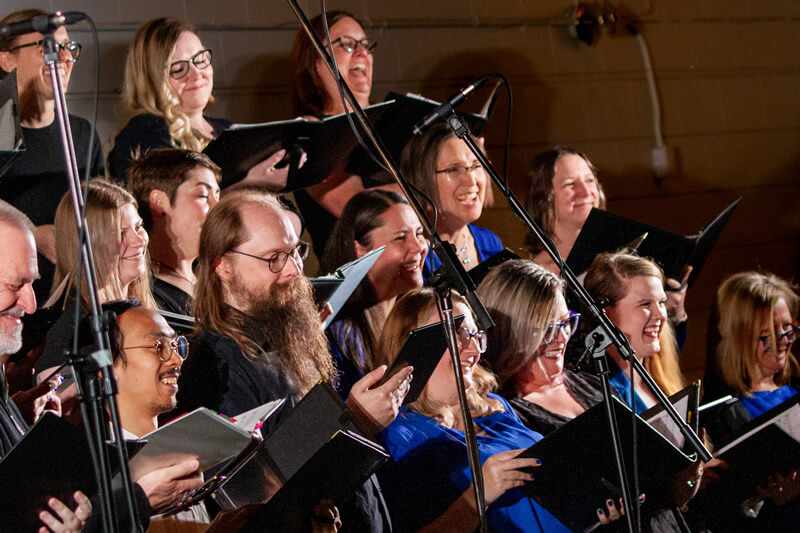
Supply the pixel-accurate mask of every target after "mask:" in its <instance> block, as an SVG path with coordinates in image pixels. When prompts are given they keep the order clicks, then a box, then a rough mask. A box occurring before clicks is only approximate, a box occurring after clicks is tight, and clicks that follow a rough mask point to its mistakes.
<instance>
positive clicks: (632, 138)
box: [3, 0, 800, 376]
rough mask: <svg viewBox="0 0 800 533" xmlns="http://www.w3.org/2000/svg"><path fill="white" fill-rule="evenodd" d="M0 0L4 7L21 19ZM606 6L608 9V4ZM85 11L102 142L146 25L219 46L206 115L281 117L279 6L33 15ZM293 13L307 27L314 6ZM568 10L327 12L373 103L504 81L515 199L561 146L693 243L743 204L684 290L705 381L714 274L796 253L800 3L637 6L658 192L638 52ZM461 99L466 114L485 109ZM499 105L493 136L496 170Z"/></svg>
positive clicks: (76, 97) (476, 1) (623, 206)
mask: <svg viewBox="0 0 800 533" xmlns="http://www.w3.org/2000/svg"><path fill="white" fill-rule="evenodd" d="M30 3H31V2H30V0H28V1H19V0H6V1H5V2H4V3H3V9H4V10H7V11H11V10H14V9H20V8H22V7H28V6H29V5H30ZM611 3H612V4H615V5H616V4H618V2H617V1H616V0H611ZM40 5H41V7H43V8H45V9H48V10H54V9H65V10H68V9H70V10H83V11H86V12H88V13H89V14H91V15H92V16H93V17H94V18H95V20H96V22H97V25H98V27H99V29H100V46H101V54H100V66H101V75H100V91H101V94H100V118H99V122H98V129H99V130H100V133H101V136H102V137H103V139H104V140H108V139H110V138H111V136H112V134H113V132H114V130H115V128H119V127H120V126H121V125H122V123H123V121H124V120H125V118H126V114H125V111H124V109H122V106H121V105H120V102H119V90H120V82H121V75H122V62H123V59H124V56H125V52H126V48H127V43H128V42H129V40H130V39H131V37H132V36H133V33H134V32H135V30H136V28H137V27H138V26H139V25H140V24H141V23H142V22H144V21H146V20H148V19H150V18H152V17H155V16H161V15H175V16H180V17H185V18H188V19H190V20H192V21H193V22H195V23H196V24H198V25H199V26H200V28H201V32H200V33H201V38H202V39H203V40H204V42H205V43H206V44H207V45H208V46H209V47H211V48H213V50H214V65H215V74H216V76H215V83H216V89H215V94H216V97H217V104H216V105H215V106H214V108H213V109H212V110H210V113H211V114H212V115H217V116H224V117H228V118H231V119H233V120H235V121H241V122H259V121H266V120H277V119H282V118H289V116H290V113H289V109H288V97H287V94H286V92H287V91H286V79H287V67H288V51H289V48H290V46H291V43H292V40H293V37H294V34H295V31H296V29H297V23H296V22H295V19H294V16H293V14H292V13H291V11H290V9H289V7H288V5H287V4H286V3H284V2H282V1H278V0H261V1H258V0H254V1H248V0H183V1H181V0H136V1H132V0H103V1H100V0H94V1H89V0H84V1H74V2H61V1H51V2H41V3H40ZM301 5H302V6H303V7H304V8H305V9H309V10H310V12H311V13H312V14H315V13H317V12H318V10H319V3H318V2H315V1H310V0H309V1H304V2H301ZM572 5H573V2H572V1H570V0H550V1H533V0H524V1H523V0H515V1H511V0H494V1H489V0H483V1H481V0H433V1H426V2H423V1H421V0H401V1H396V0H394V1H391V0H362V1H355V0H353V1H339V2H335V1H331V2H329V5H328V7H329V9H333V8H344V9H349V10H351V11H353V12H354V13H355V14H356V15H357V16H359V17H360V18H361V19H362V20H363V21H364V23H365V27H366V28H367V32H368V34H369V35H370V36H371V37H374V38H377V39H378V40H379V48H378V51H377V53H376V61H375V65H376V66H375V90H374V95H375V96H376V99H382V98H383V96H384V94H385V93H386V91H388V90H390V89H391V90H399V91H414V92H422V93H423V94H425V95H426V96H428V97H431V98H435V99H443V98H445V97H447V96H449V95H450V94H451V93H452V92H453V90H454V89H456V88H458V87H460V86H462V85H463V84H464V83H465V82H466V81H468V80H470V79H472V78H474V77H476V76H478V75H480V74H484V73H487V72H491V71H497V72H501V73H503V74H505V75H506V76H507V77H508V79H509V80H510V81H511V84H512V87H513V90H514V97H515V107H514V124H513V133H512V140H511V142H512V147H511V160H510V164H509V169H510V172H509V179H510V182H511V183H512V186H513V188H514V190H515V191H516V193H517V194H518V195H519V196H520V197H521V198H522V197H524V176H525V171H526V168H527V165H528V163H529V162H530V160H531V158H532V157H533V155H534V154H536V153H537V152H539V151H541V150H543V149H546V148H549V147H551V146H553V145H556V144H566V145H570V146H573V147H576V148H578V149H580V150H582V151H584V152H586V153H587V154H588V155H589V157H590V158H591V159H592V161H593V162H594V163H595V164H596V165H597V166H598V167H599V169H600V177H601V180H602V182H603V184H604V186H605V187H606V191H607V193H608V197H609V209H610V210H611V211H614V212H617V213H620V214H623V215H626V216H630V217H633V218H636V219H638V220H642V221H644V222H649V223H653V224H656V225H660V226H662V227H664V228H667V229H670V230H672V231H675V232H678V233H685V234H690V233H693V232H696V231H697V230H698V229H699V228H700V226H701V225H702V224H704V223H706V222H708V221H709V220H710V219H711V218H713V216H715V215H716V214H717V213H718V212H719V211H720V210H721V209H722V208H724V207H725V206H726V205H727V204H728V203H730V202H731V201H732V200H733V199H735V198H737V197H738V196H743V197H744V200H743V201H742V203H741V205H740V207H739V209H738V212H737V213H736V214H735V215H734V218H733V220H732V221H731V223H730V226H729V228H728V230H727V231H726V233H725V234H724V235H723V237H722V239H721V241H720V243H719V245H718V247H717V249H716V250H715V252H714V253H713V255H712V256H711V258H710V260H709V263H708V265H707V266H706V268H705V270H704V272H703V274H702V275H701V276H700V279H699V282H698V283H697V285H696V286H695V287H694V288H693V289H692V290H691V292H690V294H689V300H688V302H689V310H690V314H691V325H690V338H689V339H690V340H689V343H688V345H687V347H686V348H685V350H684V354H683V364H684V369H685V370H686V371H687V372H688V373H689V374H690V375H692V376H697V375H698V374H701V373H702V366H703V360H704V350H705V323H706V320H707V313H708V308H709V306H710V302H711V298H712V295H713V292H714V290H715V288H716V286H717V285H718V283H719V281H720V280H721V278H722V277H723V276H724V275H725V274H726V273H730V272H734V271H738V270H742V269H751V268H759V267H760V268H764V269H767V270H772V271H775V272H777V273H779V274H781V275H784V276H793V275H794V274H795V273H796V272H797V271H798V262H799V261H800V252H799V250H798V241H799V240H800V239H798V233H800V232H799V229H800V209H798V199H800V180H799V179H798V174H799V173H800V172H799V170H800V99H798V94H800V53H798V45H797V37H798V35H800V2H797V1H796V0H783V1H778V0H700V1H697V0H650V1H647V0H631V1H630V2H629V3H628V4H627V5H628V9H629V10H630V11H631V12H632V13H634V14H635V15H636V16H637V17H638V18H639V19H641V20H642V22H643V24H642V28H643V34H644V35H645V36H646V39H647V42H648V44H649V47H650V51H651V56H652V63H653V67H654V70H655V75H656V79H657V84H658V88H659V90H660V92H661V109H662V111H663V124H664V127H663V130H664V134H665V139H666V141H667V143H668V145H669V146H670V147H671V148H672V149H673V150H674V156H675V161H676V169H675V171H674V172H673V173H672V175H670V177H668V178H667V179H666V180H664V181H663V182H662V183H657V182H656V181H655V180H654V179H653V176H652V171H651V169H650V149H651V148H652V146H653V128H652V114H651V110H650V101H649V97H648V93H647V86H646V83H645V79H644V75H643V67H642V58H641V55H640V52H639V48H638V45H637V43H636V40H635V39H634V38H633V37H631V36H630V35H627V34H626V35H615V36H603V37H602V38H601V39H600V40H599V42H597V43H596V44H595V45H594V46H592V47H589V46H587V45H585V44H583V43H580V42H578V41H576V40H574V39H573V38H571V37H570V36H569V35H568V33H567V30H566V29H565V27H564V26H563V20H564V18H563V16H564V13H565V12H567V11H569V9H570V7H571V6H572ZM72 34H73V35H74V36H75V37H77V38H78V39H79V40H81V42H83V44H84V46H85V48H84V50H86V55H85V56H84V57H83V58H82V61H81V64H80V66H79V67H78V69H77V70H76V72H75V73H74V75H73V82H72V85H71V87H70V105H71V109H72V111H73V112H76V113H78V114H83V115H84V116H86V115H87V114H88V107H89V95H90V88H91V86H92V76H91V74H90V73H91V71H92V63H91V55H90V53H88V52H89V50H88V49H89V48H91V47H90V46H89V34H88V33H87V32H86V31H85V30H84V29H82V27H81V29H78V27H76V28H74V29H73V30H72ZM475 100H476V101H475V102H469V104H474V105H477V104H478V103H479V100H480V98H476V99H475ZM504 113H505V108H504V106H498V109H497V110H496V114H495V118H494V122H493V124H492V125H491V127H490V129H489V130H488V133H487V137H488V144H489V149H490V152H491V155H492V156H493V159H494V161H496V162H499V161H500V160H501V157H502V152H501V149H500V148H501V143H502V140H503V139H502V133H503V120H504ZM481 224H482V225H485V226H487V227H489V228H491V229H492V230H494V231H495V232H497V233H498V234H499V235H500V236H501V237H502V238H503V241H504V242H505V243H506V245H508V246H509V247H511V248H517V247H519V246H520V245H521V243H522V236H523V231H522V228H521V225H520V224H519V223H518V222H517V221H516V219H515V218H514V217H513V216H512V215H511V214H510V212H509V211H508V210H507V209H506V208H505V205H504V203H503V201H502V199H498V203H497V205H496V206H495V207H494V208H493V209H490V210H489V211H488V212H487V213H486V214H485V215H484V218H483V219H482V220H481Z"/></svg>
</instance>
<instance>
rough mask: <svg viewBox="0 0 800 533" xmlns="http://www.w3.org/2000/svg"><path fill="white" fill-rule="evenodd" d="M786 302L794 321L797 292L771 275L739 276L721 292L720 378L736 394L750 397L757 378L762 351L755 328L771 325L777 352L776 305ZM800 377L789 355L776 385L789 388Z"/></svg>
mask: <svg viewBox="0 0 800 533" xmlns="http://www.w3.org/2000/svg"><path fill="white" fill-rule="evenodd" d="M781 298H783V299H784V301H786V305H787V306H788V307H789V312H790V313H791V315H792V317H796V316H797V312H798V307H800V301H799V300H800V298H798V295H797V288H796V286H794V285H793V284H791V283H789V282H788V281H786V280H783V279H781V278H779V277H778V276H776V275H774V274H770V273H765V274H762V273H760V272H739V273H738V274H734V275H732V276H730V277H729V278H728V279H726V280H725V281H724V282H723V283H722V285H720V287H719V289H718V290H717V308H718V309H719V310H720V319H719V334H720V341H719V344H718V345H717V369H718V371H719V374H720V376H722V379H724V380H725V382H726V383H727V384H728V386H730V387H731V388H732V389H733V390H734V391H735V392H736V394H739V395H745V396H750V382H751V380H752V379H753V378H755V377H757V372H758V371H757V367H758V360H757V359H756V350H757V348H758V342H759V340H758V338H757V335H758V334H757V333H756V334H754V331H755V327H757V325H759V324H763V323H764V322H767V323H768V324H769V325H768V328H769V335H770V337H771V338H772V339H773V342H771V343H770V346H771V348H770V349H771V350H772V351H773V352H774V350H775V345H776V343H775V342H774V339H775V326H774V321H773V318H774V316H775V304H776V303H777V302H778V300H780V299H781ZM798 375H800V365H798V362H797V358H796V357H795V356H794V354H792V353H791V352H789V354H788V356H787V358H786V364H785V365H784V367H783V370H782V371H781V372H779V373H778V374H776V375H775V384H776V385H779V386H783V385H787V384H788V383H789V381H790V379H791V378H792V376H798Z"/></svg>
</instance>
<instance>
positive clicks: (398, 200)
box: [320, 189, 408, 371]
mask: <svg viewBox="0 0 800 533" xmlns="http://www.w3.org/2000/svg"><path fill="white" fill-rule="evenodd" d="M395 205H408V200H406V198H405V196H403V195H402V194H399V193H396V192H394V191H385V190H382V189H372V190H368V191H362V192H360V193H358V194H356V195H355V196H353V197H352V198H350V201H348V202H347V205H345V206H344V210H343V211H342V214H341V215H340V216H339V220H337V221H336V225H335V226H334V227H333V232H332V233H331V236H330V238H329V239H328V243H327V245H326V247H325V253H324V254H323V256H322V259H321V260H320V271H321V272H334V271H335V270H336V269H337V268H339V267H340V266H342V265H343V264H345V263H349V262H350V261H354V260H355V259H357V257H356V246H355V243H356V242H357V243H359V244H360V245H361V246H364V247H367V248H369V247H371V246H372V239H371V233H372V231H373V230H375V229H377V228H380V227H382V226H383V225H384V224H385V223H386V222H385V221H384V219H383V217H382V215H383V214H384V213H385V212H386V211H388V210H389V209H390V208H391V207H393V206H395ZM376 303H378V302H377V297H376V295H375V288H374V287H373V286H372V283H371V282H370V280H369V278H368V277H364V279H363V280H362V281H361V283H360V284H359V285H358V287H356V290H355V291H353V294H352V295H350V298H348V300H347V302H346V303H345V304H344V306H343V307H342V309H341V311H340V312H339V315H338V318H339V320H342V321H343V326H344V328H345V331H344V333H345V335H344V339H345V352H346V353H349V354H350V353H352V354H356V353H359V352H360V351H363V352H364V359H365V360H364V361H363V363H361V362H359V361H354V363H355V364H356V365H358V366H361V365H362V364H363V365H364V366H365V368H362V369H361V370H366V371H369V370H372V368H373V367H374V364H373V362H372V359H373V352H374V351H375V348H376V347H377V346H376V345H377V343H378V335H379V334H380V331H376V329H375V327H374V325H373V324H374V323H375V321H374V319H373V318H372V317H371V316H370V315H369V313H368V312H367V309H368V308H369V307H371V306H373V305H375V304H376Z"/></svg>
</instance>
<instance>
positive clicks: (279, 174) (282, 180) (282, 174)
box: [228, 148, 290, 191]
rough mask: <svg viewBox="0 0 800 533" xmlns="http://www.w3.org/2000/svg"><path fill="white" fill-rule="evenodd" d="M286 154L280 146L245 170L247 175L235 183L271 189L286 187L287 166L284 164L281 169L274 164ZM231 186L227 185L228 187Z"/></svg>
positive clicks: (277, 189)
mask: <svg viewBox="0 0 800 533" xmlns="http://www.w3.org/2000/svg"><path fill="white" fill-rule="evenodd" d="M285 156H286V149H285V148H282V149H280V150H278V151H277V152H275V153H274V154H272V155H271V156H269V157H268V158H266V159H265V160H263V161H262V162H260V163H258V164H256V165H255V166H253V168H251V169H250V170H249V171H248V172H247V176H245V178H244V179H243V180H242V181H240V182H239V183H238V184H237V185H239V186H248V187H251V186H252V187H265V188H267V189H269V190H271V191H279V190H281V189H283V188H284V187H286V180H287V178H288V177H289V167H290V165H286V166H285V167H283V168H281V169H277V168H275V165H277V164H278V163H280V162H281V160H282V159H283V158H284V157H285ZM230 188H231V187H228V189H230Z"/></svg>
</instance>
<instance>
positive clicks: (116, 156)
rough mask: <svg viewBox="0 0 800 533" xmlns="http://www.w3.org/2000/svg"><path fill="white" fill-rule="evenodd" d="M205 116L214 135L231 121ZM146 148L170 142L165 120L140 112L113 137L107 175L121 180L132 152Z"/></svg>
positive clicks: (170, 146)
mask: <svg viewBox="0 0 800 533" xmlns="http://www.w3.org/2000/svg"><path fill="white" fill-rule="evenodd" d="M205 119H206V120H207V121H208V123H209V124H211V127H212V128H213V129H214V131H213V133H212V135H213V136H214V137H217V136H218V135H219V134H220V133H222V131H223V130H224V129H226V128H228V127H229V126H230V125H231V124H233V123H232V122H231V121H230V120H226V119H224V118H212V117H205ZM149 148H174V145H173V144H172V139H171V138H170V136H169V128H168V127H167V123H166V121H165V120H164V119H163V118H162V117H159V116H157V115H153V114H150V113H142V114H141V115H136V116H134V117H133V118H131V119H130V120H129V121H128V124H126V125H125V127H124V128H122V130H121V131H120V132H119V133H118V134H117V136H116V137H115V138H114V148H112V150H111V152H110V153H109V154H108V171H109V174H111V177H113V178H116V179H118V180H120V181H122V182H125V181H126V179H125V172H126V171H127V170H128V166H129V165H130V164H131V158H132V155H133V154H134V153H135V152H136V150H141V151H145V150H147V149H149Z"/></svg>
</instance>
